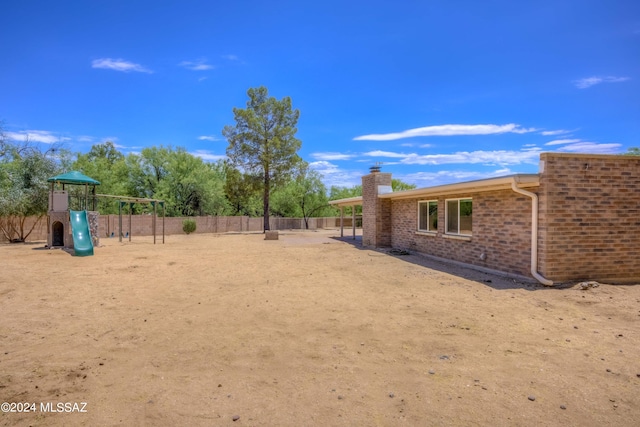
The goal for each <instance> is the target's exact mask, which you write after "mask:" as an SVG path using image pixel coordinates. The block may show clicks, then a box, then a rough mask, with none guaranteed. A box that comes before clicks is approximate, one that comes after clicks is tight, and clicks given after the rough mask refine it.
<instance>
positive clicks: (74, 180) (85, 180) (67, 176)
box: [47, 171, 100, 185]
mask: <svg viewBox="0 0 640 427" xmlns="http://www.w3.org/2000/svg"><path fill="white" fill-rule="evenodd" d="M47 182H59V183H61V184H74V185H84V184H89V185H100V181H96V180H95V179H93V178H89V177H88V176H86V175H85V174H83V173H81V172H78V171H71V172H67V173H63V174H61V175H57V176H54V177H51V178H49V179H47Z"/></svg>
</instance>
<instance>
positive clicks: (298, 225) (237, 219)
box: [0, 215, 360, 243]
mask: <svg viewBox="0 0 640 427" xmlns="http://www.w3.org/2000/svg"><path fill="white" fill-rule="evenodd" d="M188 218H189V219H193V220H195V222H196V231H195V234H200V233H231V232H236V233H242V232H262V231H263V223H264V220H263V218H251V217H248V216H195V217H188ZM36 219H37V218H36V217H30V218H27V220H26V223H25V225H28V226H29V227H31V225H32V224H33V223H34V222H35V221H36ZM185 219H186V217H167V218H164V227H165V234H166V235H171V234H184V231H183V230H182V222H183V221H184V220H185ZM152 220H153V216H152V215H132V216H131V230H130V229H129V215H122V233H123V235H125V234H126V233H127V232H132V236H134V237H135V236H151V235H152V234H153V231H152V230H153V227H152ZM162 221H163V219H162V217H157V219H156V235H158V236H160V235H162ZM118 225H119V221H118V215H100V217H99V229H100V238H105V237H109V236H111V235H112V234H113V236H114V237H118V233H119V227H118ZM356 226H358V227H359V226H360V221H359V218H357V219H356ZM269 227H270V229H271V230H304V229H305V224H304V219H302V218H279V217H271V218H270V219H269ZM339 227H340V218H339V217H326V218H309V230H316V229H324V228H339ZM344 227H345V229H346V228H351V218H344ZM41 240H44V241H46V240H47V217H46V216H45V217H43V218H42V219H41V220H40V222H39V223H38V224H37V225H36V227H35V228H34V230H33V232H32V233H31V235H30V236H29V238H28V239H27V241H30V242H33V241H41ZM0 242H1V243H7V242H6V240H3V237H2V236H0Z"/></svg>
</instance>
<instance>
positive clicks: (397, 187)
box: [391, 178, 416, 191]
mask: <svg viewBox="0 0 640 427" xmlns="http://www.w3.org/2000/svg"><path fill="white" fill-rule="evenodd" d="M391 188H392V189H393V191H405V190H413V189H414V188H416V185H415V184H408V183H406V182H404V181H401V180H399V179H396V178H393V179H392V180H391Z"/></svg>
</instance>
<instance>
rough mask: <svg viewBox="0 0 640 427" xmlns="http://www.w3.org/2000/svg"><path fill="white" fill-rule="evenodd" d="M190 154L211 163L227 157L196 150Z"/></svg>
mask: <svg viewBox="0 0 640 427" xmlns="http://www.w3.org/2000/svg"><path fill="white" fill-rule="evenodd" d="M190 154H192V155H194V156H196V157H200V158H201V159H202V160H207V161H210V162H215V161H218V160H222V159H225V158H226V157H227V156H225V155H224V154H213V153H212V152H211V151H207V150H196V151H193V152H191V153H190Z"/></svg>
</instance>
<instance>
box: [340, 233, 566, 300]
mask: <svg viewBox="0 0 640 427" xmlns="http://www.w3.org/2000/svg"><path fill="white" fill-rule="evenodd" d="M331 239H333V240H337V241H340V242H344V243H348V244H350V245H352V246H353V247H354V248H356V249H359V250H367V251H374V252H378V253H380V254H386V255H388V256H392V257H395V258H398V259H400V260H402V261H405V262H408V263H411V264H414V265H419V266H421V267H424V268H428V269H431V270H436V271H439V272H442V273H446V274H451V275H453V276H457V277H461V278H463V279H466V280H471V281H474V282H477V283H481V284H483V285H485V286H488V287H490V288H493V289H496V290H506V289H524V290H526V291H536V290H541V289H568V288H571V287H573V286H574V284H573V283H566V284H565V283H559V284H554V286H553V287H546V286H543V285H542V284H540V283H538V282H536V281H535V279H533V278H532V279H530V280H529V279H528V278H525V277H523V278H514V277H509V276H506V275H500V274H499V273H497V272H496V273H489V272H486V271H482V270H476V269H474V268H472V267H469V266H463V265H459V264H454V263H452V262H447V261H446V260H442V259H440V258H438V259H436V258H433V257H431V256H429V255H426V254H421V253H418V252H409V251H403V250H398V249H391V248H376V249H373V248H365V247H364V246H363V245H362V236H356V238H355V239H354V238H353V236H347V237H332V238H331Z"/></svg>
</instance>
